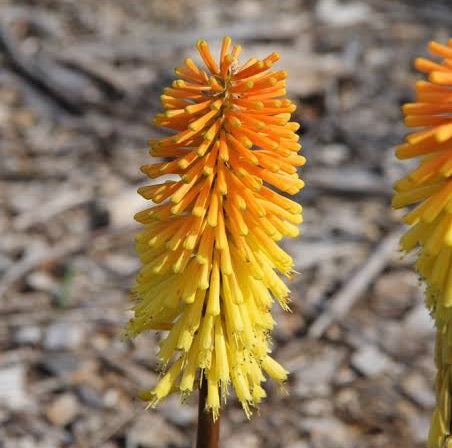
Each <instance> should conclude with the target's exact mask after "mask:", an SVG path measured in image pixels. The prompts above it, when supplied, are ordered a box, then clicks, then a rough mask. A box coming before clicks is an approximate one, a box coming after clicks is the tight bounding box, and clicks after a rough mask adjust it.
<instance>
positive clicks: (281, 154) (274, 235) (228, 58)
mask: <svg viewBox="0 0 452 448" xmlns="http://www.w3.org/2000/svg"><path fill="white" fill-rule="evenodd" d="M197 49H198V51H199V54H200V56H201V58H202V61H203V62H204V64H205V66H206V68H207V70H204V69H203V68H201V67H200V66H199V65H197V64H196V63H195V62H194V61H193V60H192V59H185V61H184V65H183V66H182V67H178V68H176V74H177V75H178V76H179V77H180V78H181V79H178V80H176V81H174V82H173V83H172V85H171V87H169V88H166V89H165V90H164V94H163V95H162V96H161V101H162V104H163V107H164V109H165V111H164V112H163V113H160V114H158V115H157V116H156V117H155V119H154V124H155V125H158V126H160V127H163V128H167V129H170V130H171V131H173V132H172V134H171V135H170V136H168V137H164V138H162V139H160V140H151V141H150V146H151V151H150V153H151V155H152V156H154V157H158V158H159V159H160V161H158V163H152V164H149V165H144V166H143V167H142V168H141V169H142V171H143V173H145V174H146V175H147V176H149V177H150V178H152V179H154V178H157V177H159V176H163V175H172V179H174V178H175V179H176V180H166V181H164V182H162V183H157V184H152V185H149V186H145V187H143V188H140V189H139V193H140V194H141V195H142V196H143V197H144V198H146V199H148V200H151V201H152V202H153V203H154V204H156V205H153V206H151V207H150V208H148V209H146V210H143V211H141V212H139V213H138V214H137V215H136V220H137V221H138V222H140V223H142V224H143V225H144V228H143V230H142V232H141V233H140V234H139V235H138V236H137V238H136V247H137V251H138V253H139V254H140V257H141V261H142V264H143V267H142V269H141V271H140V272H139V274H138V276H137V279H136V284H135V286H134V288H133V293H132V296H133V300H134V317H133V318H132V319H131V321H130V322H129V325H128V333H129V334H130V335H131V336H135V335H137V334H139V333H141V332H143V331H146V330H164V331H167V332H168V333H167V334H166V336H165V337H164V338H163V339H162V341H161V343H160V350H159V353H158V358H159V360H160V362H161V364H162V368H163V371H164V376H163V377H162V378H161V379H160V381H159V383H158V384H157V385H156V386H155V387H154V388H153V389H151V390H149V391H146V392H144V393H143V394H142V398H144V399H145V400H147V401H149V403H150V405H154V404H156V403H157V402H158V401H159V400H161V399H163V398H165V397H166V396H167V395H168V394H170V393H172V392H174V391H180V393H181V394H182V395H186V394H188V393H190V392H191V391H192V390H193V388H194V387H195V385H196V382H197V381H199V379H200V378H202V377H204V378H205V379H206V381H207V385H208V396H207V407H208V408H209V409H210V410H211V411H212V412H213V415H214V417H215V418H216V417H217V416H218V413H219V409H220V396H224V397H226V395H227V393H228V385H229V384H231V383H232V385H233V387H234V389H235V392H236V394H237V397H238V399H239V400H240V402H241V404H242V406H243V408H244V409H245V411H246V413H247V415H249V414H250V412H251V407H252V406H255V405H256V404H257V403H259V401H260V400H261V399H262V398H263V397H264V396H265V391H264V389H263V388H262V385H261V383H262V382H263V381H265V377H264V374H263V372H265V373H266V374H267V375H268V376H269V377H271V378H273V379H274V380H276V381H283V380H285V378H286V375H287V373H286V371H285V370H284V369H283V368H282V367H281V366H280V365H279V364H278V363H277V362H276V361H275V360H274V359H273V358H272V357H271V356H270V354H269V353H270V346H269V343H270V337H269V333H270V331H271V329H272V328H273V325H274V321H273V319H272V316H271V314H270V310H271V307H272V303H273V301H274V299H276V300H277V301H278V302H279V304H280V305H281V306H282V307H283V308H284V309H288V303H287V302H288V296H289V290H288V288H287V286H286V284H285V283H284V282H283V281H282V280H281V278H280V277H279V276H278V274H277V273H276V270H277V271H279V272H281V273H282V274H284V275H286V276H287V277H290V276H291V273H292V268H293V262H292V259H291V257H290V256H289V255H288V254H287V253H285V252H284V251H283V250H282V249H281V248H280V247H279V246H278V245H277V241H279V240H281V238H283V237H295V236H297V235H298V232H299V230H298V224H300V223H301V221H302V217H301V206H300V205H298V204H297V203H296V202H293V201H292V200H290V199H288V198H287V197H286V196H283V195H281V194H279V193H277V192H275V190H274V189H273V187H275V188H277V189H279V190H282V191H283V192H284V193H288V194H291V195H293V194H296V193H297V192H298V191H299V190H300V189H301V188H302V187H303V181H302V180H300V179H299V178H298V175H297V167H298V166H301V165H303V164H304V163H305V158H304V157H302V156H300V155H298V154H297V152H298V150H299V149H300V148H301V146H300V144H299V143H298V140H299V137H298V135H297V134H296V131H297V130H298V128H299V125H298V124H297V123H295V122H291V121H290V116H291V112H293V111H294V110H295V106H294V104H293V103H292V102H291V101H289V100H288V99H284V98H282V97H284V95H285V93H286V90H285V79H286V77H287V72H285V71H281V70H276V71H269V69H271V67H272V66H273V64H274V63H275V62H276V61H277V60H278V59H279V55H278V54H277V53H272V54H270V55H269V56H267V57H266V58H265V59H262V60H260V59H256V58H251V59H249V60H248V61H247V62H246V63H244V64H243V65H240V63H239V60H238V56H239V54H240V51H241V47H240V46H234V47H233V48H232V49H231V39H230V38H229V37H225V38H224V40H223V43H222V46H221V52H220V59H219V63H218V64H217V62H216V61H215V60H214V58H213V57H212V55H211V53H210V51H209V47H208V44H207V42H206V41H204V40H200V41H198V43H197Z"/></svg>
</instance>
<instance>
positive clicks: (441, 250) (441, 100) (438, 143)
mask: <svg viewBox="0 0 452 448" xmlns="http://www.w3.org/2000/svg"><path fill="white" fill-rule="evenodd" d="M429 50H430V52H431V53H432V54H433V55H435V56H439V57H440V58H442V60H439V61H437V62H434V61H430V60H427V59H424V58H418V59H416V67H417V69H418V70H419V71H421V72H424V73H426V74H427V80H426V81H418V82H417V84H416V102H415V103H412V104H406V105H405V106H404V107H403V112H404V115H405V124H406V125H407V126H409V127H421V128H422V129H421V130H418V131H416V132H414V133H411V134H409V135H408V136H407V137H406V143H404V144H403V145H400V146H399V147H398V148H397V150H396V155H397V157H398V158H400V159H409V158H413V157H419V164H418V166H417V168H415V169H414V170H413V171H411V172H410V173H409V174H408V176H406V177H405V178H403V179H401V180H400V181H399V182H397V184H396V185H395V189H396V194H395V196H394V200H393V204H394V206H395V207H404V206H406V205H410V204H416V203H419V205H418V206H417V207H416V208H414V209H413V210H411V211H410V212H409V213H408V214H407V215H406V216H405V218H404V221H405V223H406V224H408V225H410V226H411V228H410V229H409V230H408V231H407V232H406V233H405V235H404V236H403V237H402V239H401V247H402V249H403V250H405V251H407V252H409V251H412V250H413V249H415V248H416V247H418V248H419V251H418V258H417V263H416V268H417V271H418V272H419V274H420V275H421V277H422V278H423V279H424V280H425V283H426V286H427V291H426V293H427V300H426V303H427V306H428V308H429V309H430V311H431V313H432V316H433V318H434V319H435V322H436V326H437V336H436V350H435V362H436V365H437V368H438V374H437V380H436V381H437V384H436V395H437V402H436V409H435V412H434V415H433V419H432V425H431V429H430V435H429V443H428V446H429V447H430V448H440V447H444V446H446V441H447V440H448V437H449V434H450V433H451V430H452V428H451V398H452V395H451V391H452V262H451V259H452V39H451V40H449V44H448V46H444V45H441V44H439V43H436V42H431V43H430V44H429ZM447 446H449V445H447Z"/></svg>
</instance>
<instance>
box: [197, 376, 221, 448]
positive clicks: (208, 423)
mask: <svg viewBox="0 0 452 448" xmlns="http://www.w3.org/2000/svg"><path fill="white" fill-rule="evenodd" d="M206 400H207V381H206V379H205V378H203V380H202V384H201V388H200V389H199V408H198V434H197V438H196V439H197V440H196V448H218V446H219V444H218V440H219V437H220V416H218V418H217V419H216V420H215V421H214V419H213V415H212V412H211V411H208V412H207V411H206Z"/></svg>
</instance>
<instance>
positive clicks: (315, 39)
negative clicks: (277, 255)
mask: <svg viewBox="0 0 452 448" xmlns="http://www.w3.org/2000/svg"><path fill="white" fill-rule="evenodd" d="M451 17H452V5H451V3H450V1H446V0H445V1H442V2H441V1H433V0H430V1H428V2H425V1H417V0H412V1H409V0H406V1H394V0H350V1H342V0H317V1H315V0H285V1H276V0H238V1H223V2H212V1H208V0H181V1H179V0H165V1H159V0H156V1H151V0H148V1H143V0H127V1H126V0H114V1H102V2H100V1H95V0H60V1H57V0H35V1H32V0H29V1H25V0H9V1H8V0H0V235H1V236H0V447H4V448H35V447H36V448H41V447H42V448H59V447H80V448H116V447H126V448H166V447H180V448H184V447H185V448H189V447H191V446H192V443H193V438H194V428H195V424H196V397H192V398H191V399H189V400H188V401H187V402H186V403H184V404H183V405H181V404H180V403H179V400H178V398H177V397H173V398H171V399H169V400H167V401H166V402H165V403H163V404H162V405H160V406H159V407H158V409H157V410H152V411H144V405H143V403H141V402H139V401H138V400H137V399H136V398H135V396H136V393H137V391H138V390H139V389H142V388H146V387H150V386H151V385H153V384H154V383H155V380H156V373H155V372H156V370H155V368H156V364H155V352H156V341H157V338H158V335H155V334H149V335H146V336H141V337H139V338H137V339H136V340H135V341H133V342H124V341H122V340H121V338H120V332H121V329H122V327H123V325H124V323H125V322H126V321H127V319H128V317H129V311H128V307H129V304H128V291H129V287H130V286H131V284H132V282H133V278H134V275H135V273H136V272H137V269H138V267H139V264H138V260H137V256H136V255H135V253H134V248H133V238H134V234H135V233H136V231H137V229H138V227H137V225H136V224H134V222H133V219H132V216H133V213H134V212H135V211H137V210H139V209H140V208H142V207H143V205H144V204H143V202H142V200H141V199H140V198H139V196H138V195H137V194H136V189H137V187H139V186H140V185H142V184H143V183H145V182H146V179H145V178H144V176H143V175H142V174H141V173H140V171H139V166H140V165H142V164H144V163H148V162H149V159H148V155H147V147H146V141H147V139H148V138H150V137H151V136H152V137H154V138H155V137H158V136H160V135H162V134H160V131H158V130H157V129H153V128H152V127H151V125H150V119H151V117H152V116H153V115H154V114H155V113H156V112H157V111H158V110H159V108H160V105H159V95H160V93H161V90H162V88H163V87H165V86H166V85H168V84H169V83H170V82H171V80H172V79H173V76H174V72H173V69H174V67H175V66H176V65H178V64H179V63H180V62H181V61H182V60H183V58H184V57H185V56H189V55H193V54H194V50H193V49H194V44H195V42H196V40H197V39H198V38H205V39H208V40H209V43H210V44H211V46H212V48H213V49H214V50H215V49H218V46H219V42H220V39H221V38H222V37H223V36H224V35H226V34H227V35H230V36H232V37H233V38H234V40H235V41H236V42H238V43H240V44H242V45H243V47H244V55H243V57H242V60H245V59H247V57H249V56H265V55H266V54H268V53H270V52H272V51H278V52H280V53H281V56H282V60H281V61H280V63H279V67H281V68H284V69H287V70H288V71H289V80H288V96H289V97H290V98H291V99H293V100H294V101H295V102H296V103H297V104H298V105H299V108H298V110H297V112H296V113H295V115H294V119H295V120H297V121H300V122H301V123H302V127H301V134H302V142H303V150H302V151H303V154H304V155H305V156H307V158H308V164H307V165H306V166H305V167H304V168H303V169H302V177H303V178H304V180H305V181H306V185H307V186H306V188H305V189H304V190H303V191H302V193H301V194H300V195H299V197H298V198H297V199H299V200H300V201H301V202H302V204H303V206H304V217H305V224H304V225H303V227H302V234H301V236H300V238H299V239H297V240H295V241H294V240H292V241H290V242H284V243H283V244H284V246H285V248H286V249H287V250H288V251H289V252H290V253H291V254H292V255H293V256H294V259H295V267H296V269H297V271H299V272H300V275H299V276H298V277H296V279H295V280H294V281H293V282H292V284H291V288H292V291H293V313H292V314H284V313H282V312H281V311H280V310H279V309H277V308H275V310H274V312H275V316H276V319H277V322H278V326H277V328H276V330H275V331H274V348H275V357H276V359H278V360H279V361H280V362H281V363H282V364H283V365H284V366H285V367H286V368H288V369H289V370H290V371H291V376H290V380H289V381H288V383H287V385H286V387H285V389H286V391H285V392H284V391H283V392H282V391H280V390H279V389H278V388H277V387H276V386H275V385H274V384H271V383H270V382H269V383H268V384H267V392H268V395H269V397H268V399H267V400H266V401H265V403H264V404H263V405H262V406H261V407H260V412H259V415H258V414H257V413H256V415H254V417H253V418H252V420H251V421H250V422H248V421H247V420H246V417H245V415H244V413H243V412H242V411H241V409H240V408H239V406H238V405H237V402H236V401H235V400H234V399H231V400H230V401H229V402H228V405H227V406H226V407H225V408H224V411H223V413H222V436H221V437H222V447H224V448H236V447H237V446H240V447H241V448H258V447H266V448H279V447H284V448H354V447H360V448H361V447H366V448H373V447H381V448H389V447H394V446H397V447H399V448H417V447H419V448H420V447H423V446H424V443H425V439H426V435H427V431H428V425H429V419H430V413H431V410H432V406H433V403H434V396H433V387H434V386H433V381H434V373H435V372H434V366H433V357H432V350H433V337H434V329H433V324H432V322H431V320H430V318H429V316H428V314H427V312H426V311H425V310H424V306H423V300H422V293H421V291H420V288H419V285H418V279H417V276H416V274H415V273H414V272H413V269H412V258H409V257H407V258H401V256H400V254H399V253H398V250H397V239H398V237H399V235H400V224H399V220H400V217H401V216H402V214H401V213H395V212H393V211H391V209H390V198H391V194H392V193H391V185H392V183H393V182H394V180H395V179H397V178H398V177H400V176H401V175H402V173H404V172H405V171H406V170H407V169H408V167H409V162H404V163H400V162H397V161H396V160H395V159H394V157H393V149H394V145H396V144H397V143H399V142H400V141H401V140H402V138H403V135H404V133H405V129H404V127H403V123H402V117H401V113H400V106H401V104H403V103H404V102H407V101H410V100H412V99H413V97H414V95H413V87H414V83H415V80H416V79H418V78H419V75H418V74H416V73H415V72H414V70H413V68H412V62H413V58H414V57H415V56H417V55H423V56H425V55H426V51H425V48H426V45H427V42H428V41H429V40H430V39H433V38H435V39H437V40H439V41H440V42H442V43H445V42H447V38H448V37H449V36H448V33H447V29H448V28H449V30H450V24H451V23H450V18H451ZM195 395H196V394H195Z"/></svg>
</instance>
